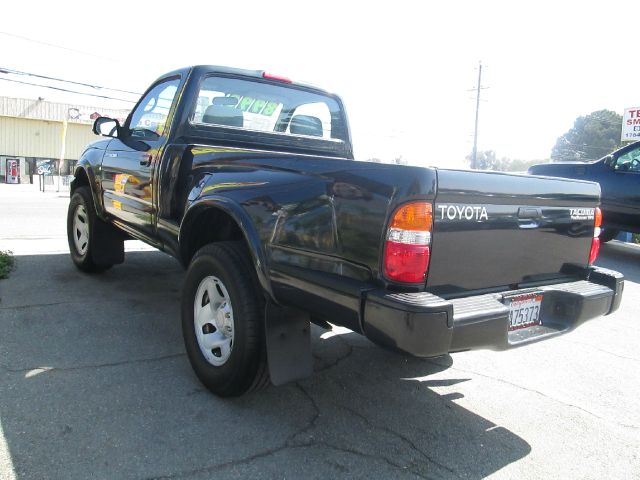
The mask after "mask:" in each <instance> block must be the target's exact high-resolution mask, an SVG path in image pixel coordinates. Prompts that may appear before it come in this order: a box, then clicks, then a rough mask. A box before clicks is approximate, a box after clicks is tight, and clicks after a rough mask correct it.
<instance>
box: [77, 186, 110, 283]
mask: <svg viewBox="0 0 640 480" xmlns="http://www.w3.org/2000/svg"><path fill="white" fill-rule="evenodd" d="M108 228H109V226H108V225H106V224H104V222H102V221H101V220H100V219H99V218H97V217H96V212H95V208H94V206H93V199H92V198H91V192H90V191H89V187H86V186H83V187H78V188H77V189H76V191H75V192H74V193H73V195H72V196H71V201H70V202H69V210H68V212H67V239H68V242H69V253H70V254H71V259H72V260H73V263H74V264H75V265H76V267H78V268H79V269H80V270H82V271H84V272H93V273H95V272H103V271H105V270H107V269H108V268H111V267H112V266H113V264H114V263H119V262H118V261H117V258H116V260H113V259H112V258H111V257H114V255H113V252H111V250H115V251H116V254H117V253H118V252H117V250H118V247H119V249H120V250H121V249H122V248H123V246H122V240H120V243H119V245H118V243H117V240H116V243H115V247H114V246H112V245H111V244H106V243H105V238H106V237H107V235H105V232H106V231H107V229H108ZM107 233H109V232H107ZM100 234H102V237H103V238H99V236H100ZM105 253H108V254H110V255H109V256H107V255H105ZM116 257H117V255H116ZM96 258H103V259H104V260H103V261H99V262H97V261H96Z"/></svg>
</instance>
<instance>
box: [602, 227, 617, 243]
mask: <svg viewBox="0 0 640 480" xmlns="http://www.w3.org/2000/svg"><path fill="white" fill-rule="evenodd" d="M619 233H620V230H612V229H611V228H605V229H604V230H602V232H600V241H601V242H602V243H607V242H609V241H611V240H613V239H614V238H616V237H617V236H618V234H619Z"/></svg>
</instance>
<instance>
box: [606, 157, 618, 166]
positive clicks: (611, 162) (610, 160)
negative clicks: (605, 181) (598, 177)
mask: <svg viewBox="0 0 640 480" xmlns="http://www.w3.org/2000/svg"><path fill="white" fill-rule="evenodd" d="M615 163H616V159H615V158H613V155H607V156H606V157H604V165H605V167H609V168H613V166H614V165H615Z"/></svg>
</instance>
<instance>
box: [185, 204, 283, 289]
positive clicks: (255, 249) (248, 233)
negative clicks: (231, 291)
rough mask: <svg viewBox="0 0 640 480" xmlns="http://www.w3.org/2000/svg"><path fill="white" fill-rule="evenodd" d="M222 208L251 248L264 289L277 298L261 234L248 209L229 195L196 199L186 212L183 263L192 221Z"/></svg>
mask: <svg viewBox="0 0 640 480" xmlns="http://www.w3.org/2000/svg"><path fill="white" fill-rule="evenodd" d="M212 208H213V209H217V210H220V211H222V212H224V213H226V214H227V215H229V217H231V219H232V220H233V221H234V222H235V223H236V225H237V226H238V228H240V231H241V232H242V235H243V237H244V239H245V241H246V243H247V247H248V248H249V253H250V254H251V259H252V262H253V267H254V268H255V271H256V275H257V276H258V281H259V282H260V286H261V287H262V289H263V290H264V291H265V292H266V293H267V294H268V295H269V297H271V299H272V300H275V298H274V295H273V289H272V287H271V279H270V277H269V268H268V264H267V261H266V253H265V251H264V248H263V245H262V242H261V241H260V236H259V235H258V232H257V231H256V229H255V227H254V225H253V222H252V221H251V218H250V217H249V215H248V214H247V213H246V211H245V210H244V209H243V208H242V207H241V206H240V205H239V204H238V203H236V202H234V201H233V200H231V199H230V198H227V197H221V196H215V197H213V196H212V197H206V198H203V199H200V200H196V201H195V202H194V203H192V204H191V205H190V206H189V207H188V208H187V211H186V212H185V214H184V217H183V219H182V222H181V223H180V233H179V235H178V244H179V248H180V259H181V261H182V263H183V264H184V265H185V267H186V266H187V265H186V261H185V260H186V253H187V252H186V251H185V248H186V245H187V242H186V241H185V238H184V235H185V233H186V232H187V231H189V230H190V227H191V225H190V224H191V223H192V222H193V220H195V218H196V217H197V216H198V215H200V214H201V213H203V212H204V211H206V210H208V209H212Z"/></svg>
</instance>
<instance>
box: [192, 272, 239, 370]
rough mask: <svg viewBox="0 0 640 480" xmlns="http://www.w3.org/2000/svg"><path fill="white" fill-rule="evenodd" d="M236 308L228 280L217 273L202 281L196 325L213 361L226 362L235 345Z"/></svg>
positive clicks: (202, 347) (195, 305) (196, 303)
mask: <svg viewBox="0 0 640 480" xmlns="http://www.w3.org/2000/svg"><path fill="white" fill-rule="evenodd" d="M233 326H234V325H233V308H232V306H231V297H230V296H229V292H228V291H227V288H226V287H225V286H224V283H222V281H221V280H220V279H219V278H218V277H214V276H209V277H205V278H203V279H202V281H201V282H200V285H199V286H198V290H197V291H196V296H195V298H194V300H193V328H194V329H195V333H196V339H197V340H198V346H199V347H200V351H201V352H202V355H204V358H205V359H206V360H207V362H209V363H210V364H211V365H213V366H215V367H220V366H221V365H224V364H225V363H226V361H227V360H228V359H229V356H230V355H231V350H232V349H233Z"/></svg>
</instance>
